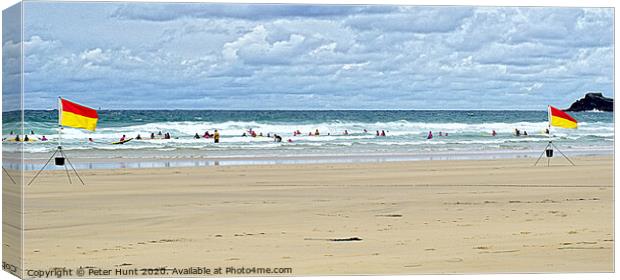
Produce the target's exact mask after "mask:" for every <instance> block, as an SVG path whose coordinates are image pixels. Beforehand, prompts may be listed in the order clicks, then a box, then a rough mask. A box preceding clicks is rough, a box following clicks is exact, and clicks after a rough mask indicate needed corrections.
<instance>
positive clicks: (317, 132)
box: [314, 128, 321, 136]
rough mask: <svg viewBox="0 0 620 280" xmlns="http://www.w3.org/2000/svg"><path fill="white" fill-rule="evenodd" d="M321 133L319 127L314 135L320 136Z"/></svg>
mask: <svg viewBox="0 0 620 280" xmlns="http://www.w3.org/2000/svg"><path fill="white" fill-rule="evenodd" d="M319 135H321V134H320V133H319V129H318V128H317V129H316V130H315V131H314V136H319Z"/></svg>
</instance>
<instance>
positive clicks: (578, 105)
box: [565, 92, 614, 112]
mask: <svg viewBox="0 0 620 280" xmlns="http://www.w3.org/2000/svg"><path fill="white" fill-rule="evenodd" d="M565 111H570V112H583V111H603V112H613V111H614V100H613V99H612V98H608V97H604V96H603V94H602V93H600V92H589V93H586V96H585V97H584V98H581V99H579V100H577V101H575V102H574V103H573V104H572V105H570V107H569V108H568V109H566V110H565Z"/></svg>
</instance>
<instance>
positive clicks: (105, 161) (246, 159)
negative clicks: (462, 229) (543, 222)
mask: <svg viewBox="0 0 620 280" xmlns="http://www.w3.org/2000/svg"><path fill="white" fill-rule="evenodd" d="M542 148H543V147H542V146H541V150H521V151H516V150H508V151H487V152H483V151H475V152H462V151H459V152H453V151H448V152H422V153H419V152H418V153H376V154H366V155H358V154H341V155H321V154H319V155H311V154H308V155H303V154H302V155H287V156H284V155H274V156H264V155H257V156H236V155H234V156H228V157H225V156H213V157H208V156H197V157H186V156H181V157H161V158H134V157H127V158H120V157H117V158H75V157H71V153H70V152H69V153H68V156H69V158H70V160H71V162H72V163H73V165H74V167H75V168H76V169H78V170H90V169H140V168H169V167H204V166H219V165H222V166H237V165H241V166H243V165H280V164H284V165H289V164H355V163H382V162H417V161H453V160H496V159H519V158H529V159H532V160H536V159H537V158H538V157H539V156H541V154H542ZM556 151H557V150H556ZM562 152H563V153H564V154H566V155H567V156H569V157H604V156H612V158H613V149H611V150H608V149H593V150H575V149H566V150H562ZM47 156H51V154H50V155H47ZM561 157H562V155H561V154H560V153H557V152H556V155H555V158H557V159H560V160H564V159H563V158H561ZM47 159H48V158H45V159H43V158H39V159H32V158H31V159H28V158H26V159H24V168H23V169H24V170H26V171H30V170H38V169H40V168H42V167H43V165H44V163H45V162H46V161H47ZM543 159H544V156H543ZM541 160H542V159H541ZM19 164H20V163H19V162H17V163H16V162H15V161H11V160H9V159H5V165H6V166H5V167H6V168H11V169H16V168H17V167H18V166H19ZM47 168H48V169H51V170H53V169H59V170H60V169H62V167H56V166H53V164H52V165H51V166H50V165H48V167H47Z"/></svg>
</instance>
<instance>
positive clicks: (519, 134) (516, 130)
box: [515, 128, 521, 137]
mask: <svg viewBox="0 0 620 280" xmlns="http://www.w3.org/2000/svg"><path fill="white" fill-rule="evenodd" d="M515 136H517V137H518V136H521V131H519V129H517V128H515Z"/></svg>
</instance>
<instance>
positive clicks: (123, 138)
mask: <svg viewBox="0 0 620 280" xmlns="http://www.w3.org/2000/svg"><path fill="white" fill-rule="evenodd" d="M123 141H125V134H123V137H121V140H119V142H123Z"/></svg>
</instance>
